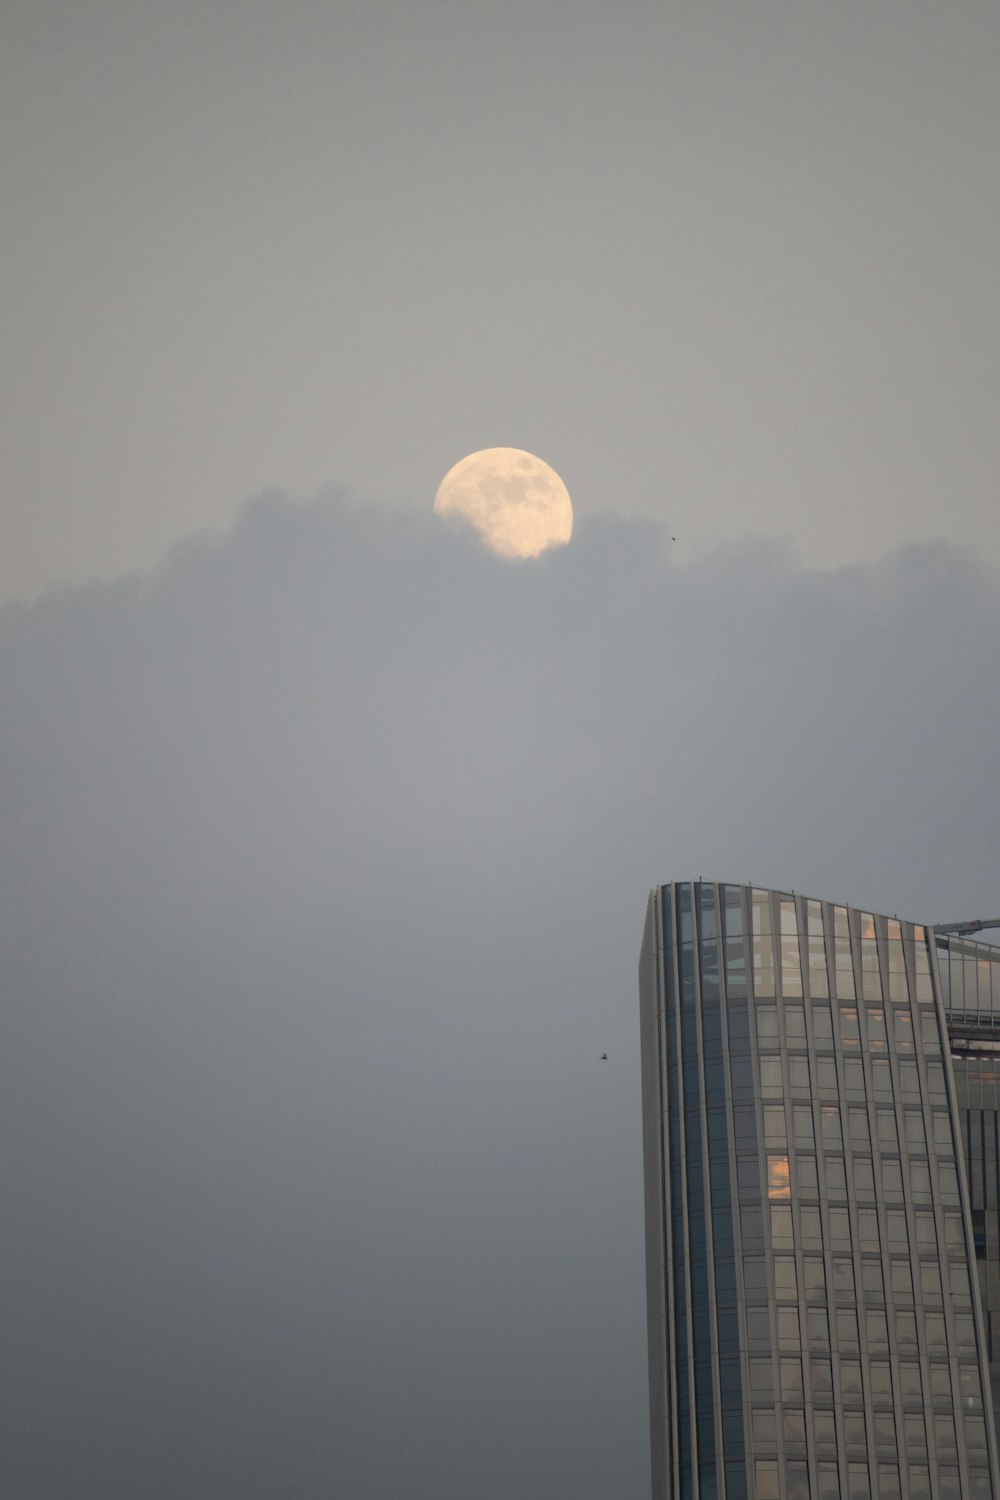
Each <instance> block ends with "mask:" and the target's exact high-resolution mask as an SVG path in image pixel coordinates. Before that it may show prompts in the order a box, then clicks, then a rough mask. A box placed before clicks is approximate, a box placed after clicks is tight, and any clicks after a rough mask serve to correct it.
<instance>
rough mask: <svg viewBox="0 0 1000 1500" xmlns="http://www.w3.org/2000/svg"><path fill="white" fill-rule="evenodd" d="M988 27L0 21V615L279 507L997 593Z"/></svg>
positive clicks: (529, 4)
mask: <svg viewBox="0 0 1000 1500" xmlns="http://www.w3.org/2000/svg"><path fill="white" fill-rule="evenodd" d="M998 72H1000V8H998V7H997V5H996V3H995V0H956V3H953V4H948V5H944V4H941V3H939V0H935V3H933V4H929V3H926V0H894V3H886V0H875V3H873V0H837V3H835V4H831V3H830V0H794V3H792V0H788V3H774V0H755V3H740V4H733V3H731V0H726V3H715V0H698V3H692V0H686V3H676V0H656V3H654V0H621V3H619V4H615V5H610V4H607V3H606V0H601V3H597V0H423V3H416V0H336V3H333V4H331V3H329V0H323V3H320V0H283V3H282V4H281V5H277V4H265V3H262V0H238V3H237V0H207V3H206V0H175V3H173V4H171V5H162V4H154V3H152V0H8V3H7V4H6V5H5V6H4V15H3V20H2V23H0V136H2V139H3V141H4V148H3V158H2V164H0V171H2V179H0V191H2V197H0V202H2V204H3V222H4V229H3V262H4V275H3V279H2V286H0V298H2V313H0V316H2V323H0V333H2V337H0V393H2V400H0V409H2V412H3V416H2V422H3V428H2V431H0V446H2V450H3V453H4V488H3V500H2V505H0V525H2V534H0V597H22V598H23V597H29V596H31V595H32V594H34V593H36V592H38V591H39V590H40V589H42V588H43V587H44V586H46V585H47V584H49V583H51V582H52V581H59V580H67V579H78V580H82V579H85V578H88V577H92V576H94V575H102V576H114V575H115V574H117V573H119V572H121V571H123V570H125V569H129V568H132V567H135V566H138V565H144V564H147V563H149V562H151V561H152V560H153V559H155V557H156V556H157V555H158V554H159V553H160V552H161V551H162V549H163V548H164V547H165V546H166V545H168V544H170V543H171V542H173V541H174V540H176V539H177V538H178V537H180V536H183V535H185V534H187V533H189V532H191V531H194V530H198V529H201V528H203V527H206V526H208V527H217V526H220V525H224V524H226V523H228V522H229V521H230V520H231V518H232V516H233V514H234V513H235V511H236V509H237V507H238V505H239V504H240V503H241V502H242V501H243V500H244V499H245V498H246V497H247V496H248V495H250V494H252V493H256V492H257V491H258V490H259V489H261V488H262V487H263V486H266V485H272V484H273V485H277V486H279V487H281V488H283V489H286V490H289V491H293V492H297V493H300V494H305V495H311V494H313V493H315V492H316V490H317V489H318V488H319V487H321V486H322V485H324V484H327V483H329V482H343V483H347V484H348V485H350V486H351V487H353V488H355V489H357V490H358V491H359V492H360V493H363V494H365V495H366V496H369V497H371V498H372V499H374V500H385V501H388V502H390V503H392V504H394V505H396V504H398V505H400V506H404V507H407V508H412V509H420V508H424V507H427V506H428V505H429V504H430V502H431V499H432V497H433V493H434V489H435V486H436V484H437V481H438V480H439V479H440V477H441V475H442V474H443V473H444V472H445V470H446V469H448V468H449V467H450V466H451V465H452V464H453V463H454V462H455V461H456V460H457V459H458V458H459V457H461V456H462V455H463V454H464V453H467V452H469V451H470V450H472V449H475V448H480V447H486V446H494V445H499V444H510V445H513V446H516V447H522V448H528V449H531V450H534V451H537V452H539V453H541V455H542V456H543V457H544V458H546V459H547V460H548V461H549V462H551V463H552V464H553V465H554V466H555V467H556V468H557V469H558V470H559V472H560V473H561V474H562V475H563V477H564V478H565V480H566V482H567V484H568V486H569V489H570V492H571V494H572V495H573V498H574V502H575V504H576V506H577V509H578V511H579V512H581V513H583V514H593V513H596V512H600V511H611V512H613V513H615V514H635V513H642V514H647V515H651V516H656V517H660V518H662V519H664V520H665V521H666V522H667V523H668V524H669V526H670V528H671V531H672V532H673V533H674V534H676V535H678V537H679V541H678V546H679V547H681V548H684V549H686V551H689V552H690V551H697V550H698V548H699V547H700V546H702V545H703V544H704V543H705V542H706V541H710V540H712V539H718V538H720V537H721V538H729V539H732V538H733V537H735V536H739V535H742V534H744V533H745V532H762V533H765V534H767V535H771V536H780V537H791V538H793V539H794V541H795V542H796V544H797V545H798V546H799V547H800V548H801V549H802V552H803V555H804V556H805V558H806V559H807V560H808V561H809V562H810V563H813V564H819V565H831V564H836V563H839V562H843V561H848V560H852V559H856V558H871V557H874V556H876V555H877V554H878V553H879V552H880V551H882V550H883V549H884V548H885V547H886V546H891V545H895V544H897V543H899V542H901V541H908V540H912V539H914V538H929V537H934V536H939V535H946V536H948V537H949V538H950V539H952V540H955V541H958V542H960V543H964V544H969V543H972V544H975V545H976V546H977V547H979V548H981V549H982V551H983V552H984V553H985V554H986V555H988V556H991V557H992V558H993V559H994V561H1000V504H998V496H997V482H996V475H997V471H998V456H1000V455H998V440H997V430H998V424H997V422H996V412H995V407H996V391H997V389H998V387H1000V354H998V350H1000V307H998V278H997V275H996V267H997V265H998V264H1000V232H998V231H1000V208H998V198H997V193H996V160H995V154H996V141H997V139H998V135H1000V93H998V90H997V88H996V80H997V76H998Z"/></svg>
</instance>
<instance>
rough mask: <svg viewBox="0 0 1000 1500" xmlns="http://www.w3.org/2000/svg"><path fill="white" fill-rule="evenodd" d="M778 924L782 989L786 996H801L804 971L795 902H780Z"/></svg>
mask: <svg viewBox="0 0 1000 1500" xmlns="http://www.w3.org/2000/svg"><path fill="white" fill-rule="evenodd" d="M778 923H779V946H780V949H781V987H782V990H783V991H784V993H785V994H786V995H801V994H802V970H801V968H800V966H799V937H798V924H797V922H796V918H795V902H794V901H779V902H778Z"/></svg>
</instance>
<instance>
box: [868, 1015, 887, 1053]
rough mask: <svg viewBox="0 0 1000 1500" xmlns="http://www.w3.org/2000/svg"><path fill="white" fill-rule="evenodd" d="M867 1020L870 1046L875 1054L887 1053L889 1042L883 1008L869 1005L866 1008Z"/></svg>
mask: <svg viewBox="0 0 1000 1500" xmlns="http://www.w3.org/2000/svg"><path fill="white" fill-rule="evenodd" d="M865 1020H866V1021H867V1023H868V1045H869V1047H870V1048H871V1049H872V1051H873V1052H885V1050H886V1048H887V1047H888V1040H887V1038H886V1031H885V1012H884V1011H883V1009H882V1007H881V1006H876V1005H869V1006H866V1007H865Z"/></svg>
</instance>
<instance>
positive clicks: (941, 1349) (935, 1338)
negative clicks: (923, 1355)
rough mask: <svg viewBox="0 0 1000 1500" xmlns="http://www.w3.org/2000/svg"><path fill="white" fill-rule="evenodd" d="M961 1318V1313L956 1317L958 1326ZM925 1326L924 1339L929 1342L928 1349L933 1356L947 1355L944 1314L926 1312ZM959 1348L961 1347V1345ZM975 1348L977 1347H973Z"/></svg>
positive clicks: (924, 1315)
mask: <svg viewBox="0 0 1000 1500" xmlns="http://www.w3.org/2000/svg"><path fill="white" fill-rule="evenodd" d="M961 1316H962V1315H961V1314H960V1313H959V1314H957V1315H956V1318H955V1323H956V1326H957V1324H958V1320H959V1318H960V1317H961ZM923 1325H924V1338H925V1339H926V1341H927V1348H928V1349H929V1350H930V1352H931V1353H932V1354H947V1352H948V1341H947V1339H946V1338H945V1332H944V1313H939V1312H926V1311H925V1312H924V1314H923ZM959 1347H961V1344H960V1345H959ZM973 1347H975V1346H974V1345H973Z"/></svg>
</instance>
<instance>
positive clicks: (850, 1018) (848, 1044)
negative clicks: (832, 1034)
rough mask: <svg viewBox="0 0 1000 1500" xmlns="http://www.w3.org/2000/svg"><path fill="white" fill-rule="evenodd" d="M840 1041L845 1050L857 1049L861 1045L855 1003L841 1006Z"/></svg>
mask: <svg viewBox="0 0 1000 1500" xmlns="http://www.w3.org/2000/svg"><path fill="white" fill-rule="evenodd" d="M840 1041H841V1044H842V1046H843V1048H844V1050H845V1051H847V1050H850V1051H855V1050H857V1048H859V1047H860V1046H861V1032H860V1030H859V1028H858V1012H857V1008H856V1007H855V1006H853V1005H842V1006H841V1007H840Z"/></svg>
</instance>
